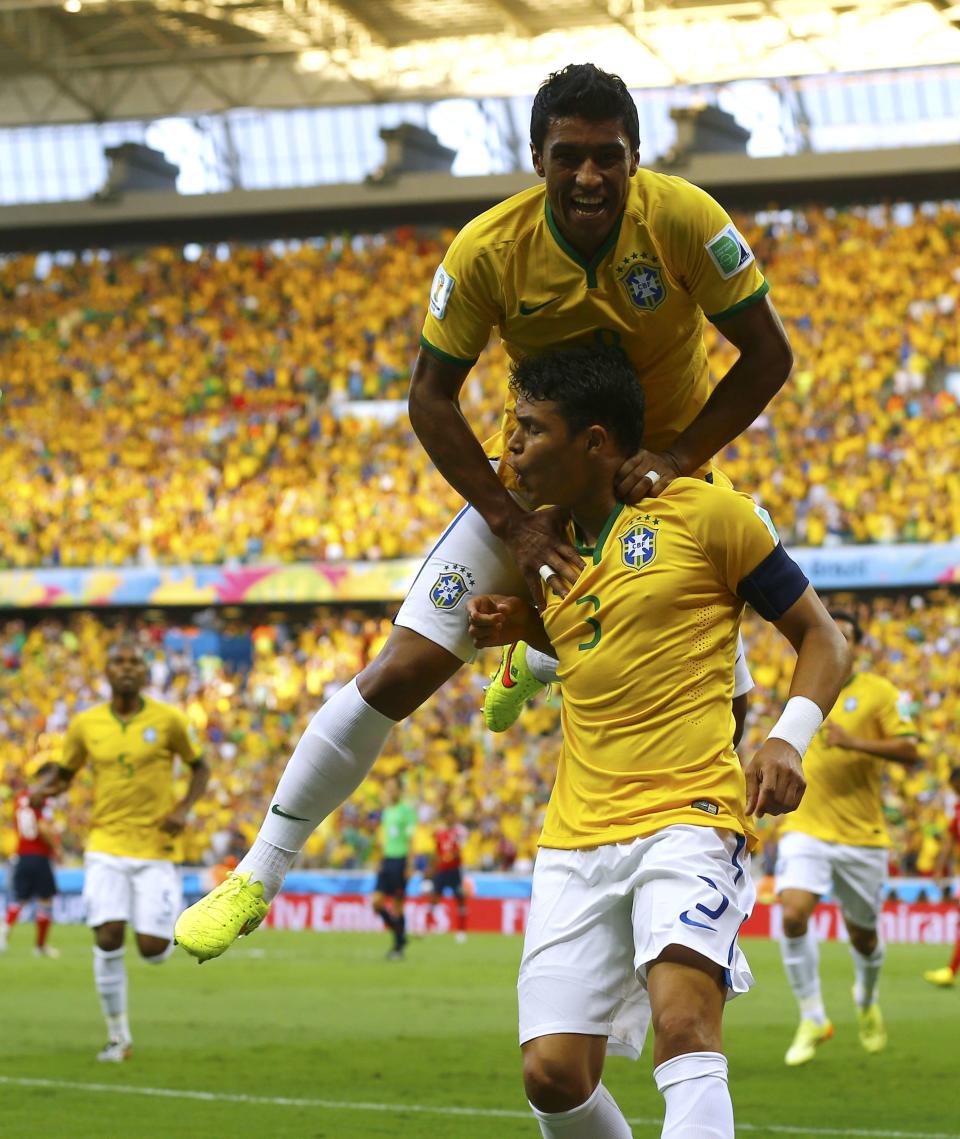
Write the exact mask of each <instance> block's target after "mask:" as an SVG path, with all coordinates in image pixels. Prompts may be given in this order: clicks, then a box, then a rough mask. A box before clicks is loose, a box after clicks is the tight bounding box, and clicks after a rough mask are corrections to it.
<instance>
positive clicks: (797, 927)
mask: <svg viewBox="0 0 960 1139" xmlns="http://www.w3.org/2000/svg"><path fill="white" fill-rule="evenodd" d="M781 919H782V921H783V932H784V934H785V935H786V936H787V937H806V934H807V922H808V920H809V919H808V917H807V914H806V913H805V912H804V911H803V910H800V909H797V908H795V907H793V906H788V905H785V906H784V907H783V911H782V914H781Z"/></svg>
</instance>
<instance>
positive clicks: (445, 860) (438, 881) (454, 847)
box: [426, 802, 467, 942]
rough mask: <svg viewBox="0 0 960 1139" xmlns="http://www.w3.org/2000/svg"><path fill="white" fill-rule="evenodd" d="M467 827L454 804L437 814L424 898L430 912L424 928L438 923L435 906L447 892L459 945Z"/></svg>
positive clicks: (464, 934)
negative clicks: (451, 899)
mask: <svg viewBox="0 0 960 1139" xmlns="http://www.w3.org/2000/svg"><path fill="white" fill-rule="evenodd" d="M466 837H467V828H466V827H465V826H464V825H463V823H461V822H460V820H459V819H458V818H457V809H456V807H455V806H454V805H453V803H450V802H447V803H445V804H444V806H443V809H442V810H441V812H440V825H439V826H438V827H437V828H436V829H435V830H434V832H433V843H434V855H433V858H432V859H431V863H430V869H429V872H428V873H429V879H428V880H429V882H430V892H429V893H428V894H427V895H426V902H427V905H428V906H429V907H430V909H429V911H428V912H429V917H428V919H427V928H428V929H429V927H430V925H431V924H433V925H434V926H435V925H436V924H437V920H436V907H437V905H438V903H439V902H440V899H441V898H442V897H443V896H444V895H445V894H446V893H447V891H448V890H449V892H450V893H451V894H452V895H453V897H454V901H455V902H456V903H457V936H456V940H457V941H458V942H464V941H466V940H467V899H466V897H465V896H464V893H463V844H464V842H465V841H466Z"/></svg>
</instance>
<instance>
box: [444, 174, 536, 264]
mask: <svg viewBox="0 0 960 1139" xmlns="http://www.w3.org/2000/svg"><path fill="white" fill-rule="evenodd" d="M543 217H544V189H543V186H542V185H538V186H531V187H530V188H529V189H527V190H521V191H520V192H519V193H518V194H512V195H511V196H510V197H509V198H505V199H504V200H503V201H502V202H497V204H496V205H495V206H491V207H490V209H488V210H484V212H483V213H482V214H477V216H476V217H475V218H473V219H472V220H471V221H468V222H467V224H466V225H465V226H464V227H463V229H461V230H460V232H459V233H458V234H457V236H456V238H455V243H456V244H457V245H459V246H461V247H463V246H467V247H469V248H470V250H471V251H472V252H474V253H482V252H484V251H491V250H497V249H499V248H501V247H504V246H509V245H511V244H513V243H514V242H516V241H517V240H518V239H519V238H521V237H522V236H523V235H524V234H525V233H527V232H528V231H529V230H530V229H532V228H533V227H534V226H535V225H536V224H537V223H538V222H539V221H541V220H542V219H543Z"/></svg>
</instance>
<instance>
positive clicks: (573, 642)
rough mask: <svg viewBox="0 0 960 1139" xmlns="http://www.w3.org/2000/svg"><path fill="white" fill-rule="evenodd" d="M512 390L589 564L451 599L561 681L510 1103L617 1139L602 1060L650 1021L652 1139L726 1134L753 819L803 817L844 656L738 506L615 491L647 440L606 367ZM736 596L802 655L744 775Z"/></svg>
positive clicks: (522, 466)
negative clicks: (727, 1049)
mask: <svg viewBox="0 0 960 1139" xmlns="http://www.w3.org/2000/svg"><path fill="white" fill-rule="evenodd" d="M513 387H514V389H515V391H516V394H517V403H516V416H517V423H518V426H517V428H516V430H515V431H514V432H513V434H512V435H511V437H510V440H509V443H508V446H509V457H508V460H507V461H508V462H509V463H510V466H511V468H512V469H513V471H514V472H515V474H516V475H517V476H518V478H519V480H520V485H521V486H522V487H523V489H524V491H525V493H526V494H528V495H529V497H530V501H531V502H532V503H534V504H536V505H540V504H551V503H555V504H560V505H563V506H566V507H567V508H569V509H570V511H571V514H572V524H571V528H570V540H571V542H574V543H575V544H576V546H577V549H578V550H579V552H580V553H581V555H582V556H583V558H584V559H585V562H586V564H585V566H584V569H583V571H582V572H581V574H580V576H579V578H578V580H577V582H576V583H575V585H574V586H573V588H572V589H571V590H570V591H569V593H568V594H567V595H566V596H565V597H562V598H561V597H559V596H553V597H551V598H550V599H549V601H548V602H547V606H546V608H545V609H544V611H543V613H542V616H541V615H540V614H538V612H537V611H536V609H534V608H533V607H532V606H531V605H530V603H529V599H528V598H526V597H520V596H513V597H505V596H503V595H501V596H488V597H478V598H474V599H471V601H470V603H469V612H470V617H471V631H472V632H473V634H474V636H475V639H476V644H477V646H478V647H480V648H482V647H486V646H488V645H495V644H502V643H503V642H504V641H514V640H517V639H520V638H522V639H524V640H525V641H527V642H528V643H532V644H535V645H536V646H537V647H538V648H542V649H544V650H549V649H551V648H552V649H553V650H554V651H555V652H556V654H557V657H558V658H559V664H560V677H561V681H562V683H563V710H562V714H561V724H562V730H563V738H562V744H561V750H560V757H559V761H558V766H557V778H556V782H555V784H554V787H553V791H552V792H551V795H550V801H549V803H548V805H547V813H546V818H545V820H544V825H543V833H542V834H541V836H540V840H539V846H540V850H539V852H538V854H537V860H536V865H535V867H534V872H533V892H532V899H531V905H530V917H529V922H528V925H527V930H526V935H525V938H524V947H523V958H522V961H521V965H520V977H519V983H518V992H519V1008H520V1044H521V1047H522V1049H523V1075H524V1086H525V1089H526V1092H527V1097H528V1099H529V1101H530V1104H531V1106H532V1108H533V1111H534V1114H535V1115H536V1118H537V1121H538V1122H539V1125H540V1130H541V1133H542V1134H543V1135H544V1136H545V1137H546V1139H629V1137H630V1136H631V1135H632V1132H631V1130H630V1127H629V1124H628V1123H627V1121H626V1119H625V1118H624V1116H623V1114H622V1113H621V1111H620V1109H619V1107H618V1106H617V1104H616V1102H615V1101H614V1100H613V1098H612V1097H611V1096H610V1094H609V1093H608V1092H607V1091H606V1089H605V1088H604V1087H603V1084H602V1083H601V1077H602V1074H603V1066H604V1058H605V1055H606V1053H607V1051H608V1050H609V1051H612V1052H614V1053H619V1054H621V1055H628V1056H631V1057H633V1058H634V1059H636V1058H637V1057H638V1056H639V1054H640V1050H641V1048H642V1046H643V1042H644V1038H645V1036H646V1032H647V1026H648V1021H649V1020H650V1018H651V1016H652V1020H653V1031H654V1057H653V1062H654V1065H655V1067H654V1079H655V1081H656V1084H657V1087H658V1089H659V1090H660V1092H661V1093H662V1095H663V1097H664V1102H665V1104H666V1113H665V1117H664V1123H663V1130H662V1135H663V1136H664V1137H665V1139H681V1137H684V1139H693V1136H704V1137H705V1136H710V1137H711V1139H733V1136H734V1120H733V1107H732V1104H731V1101H730V1092H729V1088H728V1085H727V1061H726V1057H725V1056H724V1054H723V1050H722V1048H723V1045H722V1018H723V1010H724V1005H725V1002H726V1000H727V999H728V997H731V996H734V995H736V994H737V993H743V992H746V991H747V990H748V989H749V988H750V987H751V985H752V982H753V978H752V976H751V974H750V969H749V966H748V965H747V962H746V959H745V957H744V955H743V953H742V951H741V950H740V947H739V945H738V935H739V932H740V927H741V925H742V923H743V922H744V921H745V920H746V918H747V917H748V916H749V914H750V912H751V910H752V908H753V902H754V897H755V891H754V886H753V880H752V876H751V873H750V857H749V853H747V851H748V845H749V844H750V840H751V839H752V838H753V837H754V836H753V833H752V830H751V828H750V825H749V823H748V821H747V815H749V814H751V813H753V812H754V811H755V812H756V813H757V814H758V815H763V814H765V813H769V814H773V815H778V814H782V813H783V812H785V811H790V810H793V809H794V808H795V807H796V806H797V804H798V803H799V802H800V798H801V796H802V794H803V785H804V784H803V773H802V767H801V761H802V758H803V753H804V751H805V750H806V747H807V745H808V744H809V742H810V738H811V737H812V735H813V733H814V732H815V731H816V730H817V728H818V727H819V725H820V723H821V721H822V719H823V715H824V713H825V712H827V711H829V709H830V708H831V707H832V705H833V701H834V700H835V699H836V696H837V693H838V692H839V690H840V686H841V684H842V683H843V679H844V677H845V675H846V670H847V668H848V657H849V653H848V650H847V646H846V643H845V641H844V639H843V637H842V635H841V634H840V632H839V630H838V629H837V628H836V626H835V625H834V624H833V622H832V621H831V620H830V618H829V617H828V615H827V613H826V611H825V610H824V608H823V605H822V604H821V603H820V600H819V598H818V597H817V595H816V593H814V591H813V589H812V588H811V586H810V584H809V582H808V581H807V579H806V577H805V576H804V574H803V572H802V571H801V570H800V568H799V566H797V564H796V563H795V562H793V561H792V560H791V559H790V558H789V556H788V555H787V554H786V552H785V551H784V549H783V546H782V545H781V544H780V541H779V538H778V536H777V533H776V530H775V529H774V527H773V524H772V523H771V521H770V519H769V516H768V515H767V514H766V512H765V511H763V510H761V509H760V508H759V507H757V506H756V505H755V504H754V503H753V501H752V500H751V499H750V498H749V497H747V496H746V495H742V494H737V493H736V492H735V491H733V490H731V489H729V488H726V487H714V486H709V485H708V484H707V483H706V482H705V481H704V480H703V479H699V478H679V479H676V480H674V481H672V482H671V484H670V486H669V487H667V488H666V490H665V491H664V493H663V494H662V495H660V496H659V497H658V498H657V499H655V500H654V499H649V500H648V501H646V502H643V503H640V504H638V505H636V506H628V505H625V504H624V503H623V502H621V501H619V500H618V499H617V498H616V496H615V494H614V490H613V485H614V480H613V476H614V474H615V473H616V471H617V470H618V468H619V466H620V464H621V463H622V461H623V460H624V458H625V457H626V456H628V455H630V454H632V453H634V451H635V450H636V448H637V446H638V445H639V444H640V442H641V439H642V435H641V432H642V430H643V427H642V425H643V390H642V389H641V388H640V387H639V386H638V384H637V383H636V377H635V374H634V372H633V369H632V367H631V366H630V363H629V361H628V360H627V358H626V356H625V355H624V354H623V353H622V352H620V351H619V350H618V349H606V350H603V351H599V350H596V349H572V350H568V351H566V352H558V353H555V354H552V355H547V356H541V357H539V358H530V359H526V360H523V361H521V362H520V363H519V364H517V365H515V367H514V378H513ZM747 601H749V602H750V603H752V604H753V606H754V608H755V609H756V610H757V611H758V612H759V613H760V615H761V616H763V617H764V618H765V619H766V620H768V621H772V622H774V623H775V624H776V626H777V628H778V629H779V630H780V631H781V632H782V633H783V634H784V636H785V637H787V638H788V639H789V641H790V642H791V644H792V645H793V646H794V648H795V649H796V650H797V654H798V655H797V661H796V666H795V669H794V673H793V677H792V680H791V684H790V698H789V700H788V702H787V705H786V708H785V709H784V712H783V715H782V716H781V717H780V720H779V721H778V722H777V724H776V725H775V727H774V728H773V729H772V730H771V732H770V735H769V737H768V738H767V739H766V741H765V742H764V743H763V744H762V745H761V747H760V749H759V751H758V752H757V754H756V755H755V756H754V757H753V759H752V760H751V761H750V762H749V763H748V764H746V765H745V768H744V767H741V764H740V761H739V759H738V758H737V754H736V752H735V751H734V747H733V717H732V716H731V714H730V690H731V687H732V684H733V661H734V654H735V651H736V643H737V632H738V629H739V625H740V618H741V615H742V613H743V608H744V604H745V602H747Z"/></svg>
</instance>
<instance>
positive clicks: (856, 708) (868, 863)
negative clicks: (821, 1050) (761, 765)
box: [776, 611, 920, 1067]
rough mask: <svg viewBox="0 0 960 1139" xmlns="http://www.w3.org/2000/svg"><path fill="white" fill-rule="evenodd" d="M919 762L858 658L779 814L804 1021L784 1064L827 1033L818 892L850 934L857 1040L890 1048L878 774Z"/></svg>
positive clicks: (781, 886)
mask: <svg viewBox="0 0 960 1139" xmlns="http://www.w3.org/2000/svg"><path fill="white" fill-rule="evenodd" d="M831 616H832V617H833V619H834V620H835V621H836V623H837V625H838V626H839V627H840V630H841V631H842V633H843V635H844V636H845V637H846V638H847V641H848V643H849V644H850V646H851V648H855V647H856V646H857V645H859V643H860V641H861V639H862V636H863V634H862V632H861V629H860V625H859V623H858V621H857V619H856V617H855V616H854V615H853V614H852V613H846V612H840V611H836V612H834V613H832V614H831ZM851 659H852V660H853V659H854V658H851ZM919 760H920V754H919V752H918V750H917V731H916V728H915V727H914V725H913V724H912V722H911V720H910V717H909V715H908V714H907V712H906V711H904V710H903V708H902V701H901V700H900V694H899V692H898V691H897V689H896V688H895V687H894V686H893V685H892V684H891V683H890V681H889V680H884V678H883V677H881V676H877V675H875V674H874V673H872V672H865V671H864V672H858V671H856V669H855V660H854V667H853V668H852V669H851V671H850V672H849V673H848V675H847V678H846V683H845V684H844V686H843V690H842V691H841V693H840V696H839V697H838V699H837V703H836V706H835V708H834V709H833V711H832V712H831V713H830V718H829V719H828V720H827V722H826V724H825V725H824V727H823V730H822V731H821V732H819V733H818V734H817V737H816V739H815V740H814V741H813V744H812V745H811V747H810V750H809V752H808V753H807V758H806V761H805V762H804V765H803V773H804V775H805V776H806V779H807V793H806V795H805V796H804V798H803V802H802V803H801V804H800V807H799V809H798V810H797V811H795V812H794V813H793V814H792V815H790V816H789V817H788V818H787V819H786V820H785V821H784V824H783V826H782V827H781V828H780V837H779V842H778V845H777V865H776V891H777V893H778V894H779V896H780V905H781V907H782V911H783V936H782V938H781V940H780V952H781V955H782V957H783V967H784V969H785V970H786V974H787V980H788V981H789V982H790V988H791V989H792V990H793V995H794V996H795V997H796V998H797V1004H798V1005H799V1008H800V1024H799V1026H798V1027H797V1031H796V1034H795V1035H794V1038H793V1042H792V1043H791V1045H790V1047H789V1048H788V1049H787V1053H786V1056H785V1061H786V1063H787V1065H788V1066H789V1067H796V1066H798V1065H800V1064H806V1063H808V1062H809V1061H810V1060H812V1059H813V1057H814V1055H815V1053H816V1049H817V1046H818V1045H820V1044H822V1043H823V1042H824V1041H826V1040H829V1039H830V1038H831V1037H832V1036H833V1025H832V1024H831V1022H830V1020H829V1019H828V1018H827V1014H826V1011H825V1010H824V1006H823V999H822V997H821V995H820V954H819V950H818V947H817V939H816V934H815V932H814V930H813V928H812V927H811V926H810V915H811V914H812V913H813V910H814V907H815V906H816V904H817V902H818V901H819V900H820V898H821V897H823V895H824V894H832V896H833V897H834V898H835V899H836V901H837V903H838V904H839V906H840V909H841V911H842V913H843V920H844V923H845V924H846V927H847V933H848V934H849V936H850V955H851V956H852V958H853V968H854V987H853V1000H854V1004H855V1005H856V1008H857V1019H858V1022H859V1030H860V1043H861V1044H862V1046H863V1048H864V1049H865V1050H866V1051H867V1052H880V1051H882V1050H883V1049H884V1048H885V1047H886V1044H887V1031H886V1028H885V1026H884V1023H883V1016H882V1014H881V1012H880V1005H879V1003H878V991H877V982H878V980H879V977H880V969H881V966H882V965H883V954H884V947H883V945H882V944H881V942H880V939H879V936H878V934H877V922H878V920H879V917H880V907H881V905H882V904H883V891H884V887H885V886H886V882H887V849H888V847H889V846H890V839H889V838H888V836H887V828H886V824H885V823H884V819H883V800H882V798H881V780H882V778H883V776H882V771H883V764H884V763H905V764H913V763H917V762H919Z"/></svg>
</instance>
